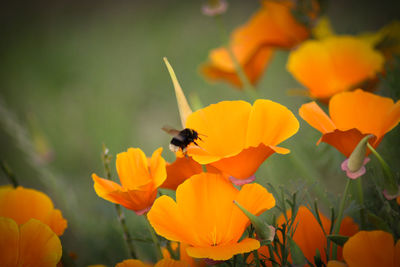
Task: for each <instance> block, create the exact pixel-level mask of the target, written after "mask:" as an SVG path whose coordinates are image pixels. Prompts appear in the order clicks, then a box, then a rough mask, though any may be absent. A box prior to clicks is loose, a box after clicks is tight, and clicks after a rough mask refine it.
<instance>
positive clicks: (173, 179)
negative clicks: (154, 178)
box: [161, 157, 203, 190]
mask: <svg viewBox="0 0 400 267" xmlns="http://www.w3.org/2000/svg"><path fill="white" fill-rule="evenodd" d="M202 170H203V169H202V167H201V165H200V164H198V163H197V162H196V161H194V160H193V159H192V158H189V157H182V158H176V160H175V161H174V162H173V163H171V164H168V165H167V179H166V180H165V181H164V183H163V184H162V185H161V187H162V188H168V189H171V190H176V188H177V187H178V185H180V184H181V183H183V182H184V181H185V180H186V179H188V178H189V177H191V176H192V175H195V174H199V173H201V172H202Z"/></svg>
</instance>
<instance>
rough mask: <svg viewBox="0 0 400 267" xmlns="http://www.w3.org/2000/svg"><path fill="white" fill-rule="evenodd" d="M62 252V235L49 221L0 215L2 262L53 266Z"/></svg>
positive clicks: (16, 264) (0, 262)
mask: <svg viewBox="0 0 400 267" xmlns="http://www.w3.org/2000/svg"><path fill="white" fill-rule="evenodd" d="M61 255H62V249H61V242H60V239H59V238H58V236H57V235H56V234H55V233H54V232H53V231H52V230H51V229H50V227H49V226H47V225H46V224H44V223H42V222H41V221H39V220H36V219H29V220H28V221H26V222H24V223H22V224H18V223H17V222H15V221H14V220H13V219H11V218H6V217H0V266H9V267H13V266H15V267H17V266H21V267H24V266H43V267H54V266H56V264H57V263H58V262H59V261H60V259H61Z"/></svg>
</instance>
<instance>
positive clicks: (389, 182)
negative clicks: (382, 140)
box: [367, 143, 399, 195]
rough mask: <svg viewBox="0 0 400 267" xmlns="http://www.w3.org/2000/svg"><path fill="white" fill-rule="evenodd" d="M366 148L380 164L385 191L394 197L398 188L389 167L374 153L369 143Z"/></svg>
mask: <svg viewBox="0 0 400 267" xmlns="http://www.w3.org/2000/svg"><path fill="white" fill-rule="evenodd" d="M367 146H368V148H369V150H371V152H372V154H374V156H375V157H376V158H377V159H378V161H379V163H380V164H381V167H382V169H383V173H384V175H383V177H384V183H385V189H386V190H387V192H388V193H389V194H390V195H395V194H397V193H398V190H399V189H398V186H397V183H396V179H395V177H394V175H393V173H392V170H391V169H390V167H389V165H388V164H387V163H386V161H385V160H384V159H383V158H382V157H381V155H379V153H378V152H376V150H375V148H374V147H373V146H371V145H370V144H369V143H367Z"/></svg>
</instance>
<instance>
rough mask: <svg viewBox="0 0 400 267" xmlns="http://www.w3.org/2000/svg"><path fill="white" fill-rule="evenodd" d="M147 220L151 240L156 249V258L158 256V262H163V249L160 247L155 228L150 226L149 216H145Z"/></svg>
mask: <svg viewBox="0 0 400 267" xmlns="http://www.w3.org/2000/svg"><path fill="white" fill-rule="evenodd" d="M145 218H146V225H147V228H148V229H149V232H150V234H151V239H153V243H154V247H155V249H156V256H157V261H159V260H161V259H162V258H163V256H162V252H161V247H160V242H159V240H158V238H157V236H156V233H155V232H154V229H153V227H152V226H151V224H150V221H149V219H148V218H147V214H146V215H145Z"/></svg>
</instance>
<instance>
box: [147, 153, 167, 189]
mask: <svg viewBox="0 0 400 267" xmlns="http://www.w3.org/2000/svg"><path fill="white" fill-rule="evenodd" d="M162 150H163V149H162V147H160V148H158V149H157V150H156V151H154V152H153V155H152V156H151V159H150V173H151V176H152V178H153V184H154V187H157V188H158V187H160V185H161V184H162V183H163V182H164V181H165V179H166V178H167V170H166V163H165V160H164V159H163V158H162V157H161V152H162Z"/></svg>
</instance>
